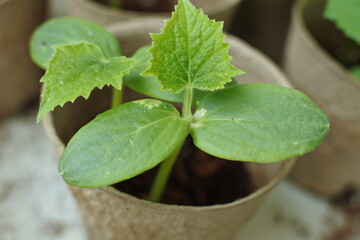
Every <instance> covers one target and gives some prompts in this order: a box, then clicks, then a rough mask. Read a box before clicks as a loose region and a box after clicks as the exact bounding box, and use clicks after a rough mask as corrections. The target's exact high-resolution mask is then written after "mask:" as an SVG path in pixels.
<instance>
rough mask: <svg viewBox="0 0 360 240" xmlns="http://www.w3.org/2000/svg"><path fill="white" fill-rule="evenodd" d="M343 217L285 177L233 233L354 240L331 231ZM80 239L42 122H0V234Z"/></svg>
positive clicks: (4, 239) (256, 238) (3, 237)
mask: <svg viewBox="0 0 360 240" xmlns="http://www.w3.org/2000/svg"><path fill="white" fill-rule="evenodd" d="M348 221H349V220H348V218H347V217H345V215H344V214H343V213H342V212H341V211H340V210H337V209H335V208H334V207H332V206H331V205H329V203H327V201H326V200H325V199H322V198H320V197H318V196H313V195H311V194H309V193H308V192H306V191H304V190H302V189H301V188H300V187H298V186H296V185H295V184H293V183H291V182H290V181H285V182H283V183H282V184H280V185H279V186H278V187H277V188H276V189H275V190H274V191H273V192H272V193H271V194H270V196H269V198H268V199H267V201H266V202H265V203H264V204H263V206H262V207H261V208H260V209H259V211H258V212H257V213H256V215H255V216H254V218H253V219H252V220H251V221H249V223H248V224H247V225H246V226H245V227H244V228H243V229H242V231H241V232H240V233H239V235H238V236H237V237H236V238H235V239H236V240H303V239H306V240H359V239H360V235H355V234H353V236H352V237H346V238H333V237H332V235H333V234H336V233H337V232H339V231H341V229H343V228H346V226H347V225H349V222H348ZM359 225H360V224H359ZM358 233H359V231H358ZM85 239H86V238H85V233H84V231H83V227H82V225H81V220H80V217H79V214H78V212H77V208H76V205H75V203H74V200H73V198H72V196H71V195H70V193H69V191H68V190H67V188H66V186H65V184H64V182H63V181H62V179H61V177H60V175H59V174H58V172H57V166H56V160H55V155H54V153H53V150H52V147H51V145H50V143H49V142H48V140H47V137H46V136H45V133H44V131H43V129H42V127H41V125H36V124H35V113H34V112H31V113H28V114H25V115H23V116H18V117H14V118H11V119H8V120H7V121H4V122H0V240H85ZM126 240H128V239H126Z"/></svg>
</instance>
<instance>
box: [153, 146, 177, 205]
mask: <svg viewBox="0 0 360 240" xmlns="http://www.w3.org/2000/svg"><path fill="white" fill-rule="evenodd" d="M181 148H182V145H181V146H180V147H179V148H177V149H176V150H175V151H174V152H173V153H172V154H171V155H170V156H169V157H168V158H167V159H165V161H163V162H162V163H161V165H160V168H159V170H158V173H157V175H156V178H155V181H154V183H153V185H152V186H151V190H150V195H149V201H151V202H159V201H160V199H161V197H162V195H163V193H164V190H165V187H166V184H167V182H168V179H169V176H170V172H171V169H172V168H173V166H174V163H175V160H176V159H177V157H178V155H179V153H180V150H181Z"/></svg>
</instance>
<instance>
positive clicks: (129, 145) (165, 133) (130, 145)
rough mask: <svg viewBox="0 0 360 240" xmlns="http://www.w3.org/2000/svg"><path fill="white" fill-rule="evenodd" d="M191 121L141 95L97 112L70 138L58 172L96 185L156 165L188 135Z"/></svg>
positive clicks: (82, 183) (74, 181)
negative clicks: (92, 118) (132, 100)
mask: <svg viewBox="0 0 360 240" xmlns="http://www.w3.org/2000/svg"><path fill="white" fill-rule="evenodd" d="M189 127H190V123H189V122H187V121H185V120H184V119H183V118H181V117H180V114H179V112H178V111H177V110H176V109H175V108H174V107H173V106H172V105H170V104H168V103H164V102H160V101H158V100H151V99H144V100H139V101H135V102H129V103H125V104H122V105H120V106H118V107H116V108H114V109H111V110H109V111H107V112H104V113H102V114H100V115H98V116H97V117H96V118H95V119H94V120H93V121H91V122H90V123H89V124H87V125H86V126H84V127H83V128H81V129H80V130H79V131H78V132H77V133H76V134H75V136H74V137H73V138H72V139H71V141H70V142H69V144H68V146H67V147H66V148H65V151H64V153H63V155H62V157H61V160H60V164H59V171H60V173H61V174H62V175H63V177H64V179H65V181H66V182H67V183H69V184H71V185H74V186H78V187H100V186H106V185H110V184H114V183H117V182H119V181H123V180H126V179H129V178H131V177H134V176H136V175H138V174H140V173H142V172H144V171H146V170H148V169H150V168H152V167H154V166H156V165H157V164H159V163H160V162H161V161H163V160H164V159H165V158H167V157H168V156H170V154H171V153H172V152H173V151H174V150H175V149H177V148H178V147H179V146H180V145H181V144H182V143H183V141H184V140H185V138H186V136H187V135H188V134H189Z"/></svg>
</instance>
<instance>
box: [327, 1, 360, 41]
mask: <svg viewBox="0 0 360 240" xmlns="http://www.w3.org/2000/svg"><path fill="white" fill-rule="evenodd" d="M324 17H325V18H327V19H329V20H332V21H334V22H335V23H336V26H337V27H338V28H339V29H341V30H342V31H343V32H344V33H345V35H347V36H348V37H349V38H351V39H352V40H354V41H355V42H357V43H358V44H360V1H359V0H327V4H326V7H325V11H324Z"/></svg>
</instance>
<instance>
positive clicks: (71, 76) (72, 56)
mask: <svg viewBox="0 0 360 240" xmlns="http://www.w3.org/2000/svg"><path fill="white" fill-rule="evenodd" d="M54 49H55V54H54V57H53V58H52V59H51V60H50V62H49V68H48V69H47V71H46V73H45V75H44V76H43V78H42V79H41V80H40V81H41V82H43V83H45V88H44V92H43V94H42V102H41V104H40V109H39V113H38V117H37V121H40V120H41V119H42V118H43V116H44V115H45V114H46V113H47V112H49V111H51V110H53V109H54V108H55V107H56V106H57V105H60V106H63V105H64V104H65V103H66V102H68V101H70V102H73V101H74V100H75V99H76V98H77V97H79V96H82V97H84V98H88V97H89V95H90V92H91V91H92V90H93V89H94V88H100V89H101V88H102V87H103V86H105V85H112V86H114V87H115V88H118V89H121V84H122V77H123V75H125V74H127V73H129V71H130V68H131V66H132V64H133V60H132V59H128V58H126V57H113V58H109V59H107V58H106V57H105V56H104V55H103V54H102V52H101V50H100V48H99V47H98V46H96V45H94V44H91V43H85V42H82V43H78V44H74V45H57V46H55V48H54Z"/></svg>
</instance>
